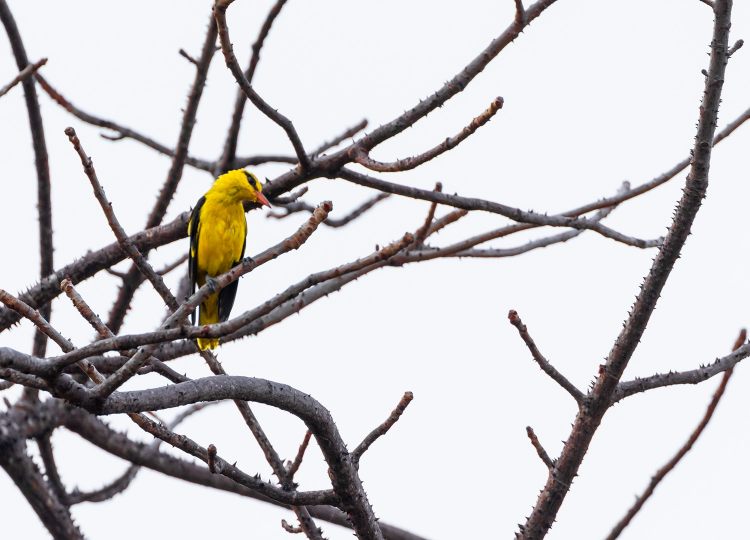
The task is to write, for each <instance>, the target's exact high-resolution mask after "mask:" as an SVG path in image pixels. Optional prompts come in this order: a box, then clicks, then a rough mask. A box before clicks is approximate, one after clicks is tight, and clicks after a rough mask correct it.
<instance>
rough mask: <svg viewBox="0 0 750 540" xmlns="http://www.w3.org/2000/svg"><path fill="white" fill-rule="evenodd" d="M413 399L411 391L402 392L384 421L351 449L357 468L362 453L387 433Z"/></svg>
mask: <svg viewBox="0 0 750 540" xmlns="http://www.w3.org/2000/svg"><path fill="white" fill-rule="evenodd" d="M413 399H414V394H412V393H411V392H404V396H403V397H402V398H401V401H399V402H398V405H396V408H395V409H393V411H392V412H391V414H390V416H388V418H386V420H385V422H383V423H382V424H380V425H379V426H378V427H376V428H375V429H373V430H372V431H371V432H370V433H368V434H367V437H365V438H364V439H363V440H362V442H361V443H359V444H358V445H357V448H355V449H354V451H352V462H353V463H354V466H355V467H357V468H359V460H360V458H361V457H362V454H364V453H365V452H367V449H368V448H370V446H372V443H374V442H375V441H377V440H378V439H379V438H380V437H382V436H383V435H385V434H386V433H388V430H390V429H391V428H392V427H393V424H395V423H396V422H398V419H399V418H401V415H402V414H404V411H405V410H406V407H408V406H409V403H411V401H412V400H413Z"/></svg>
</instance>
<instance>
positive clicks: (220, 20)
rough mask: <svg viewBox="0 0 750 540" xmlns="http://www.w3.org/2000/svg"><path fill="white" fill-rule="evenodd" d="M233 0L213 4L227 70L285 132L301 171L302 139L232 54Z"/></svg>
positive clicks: (304, 163)
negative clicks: (229, 12)
mask: <svg viewBox="0 0 750 540" xmlns="http://www.w3.org/2000/svg"><path fill="white" fill-rule="evenodd" d="M233 1H234V0H216V2H215V4H214V17H215V18H216V25H217V26H218V32H219V40H220V41H221V51H222V52H223V53H224V59H225V61H226V64H227V67H228V68H229V71H231V72H232V75H234V79H235V80H236V81H237V84H239V85H240V88H242V91H243V92H245V95H246V96H247V98H248V99H249V100H250V101H251V102H252V103H253V105H255V106H256V107H257V108H258V110H259V111H260V112H262V113H263V114H264V115H266V116H267V117H268V118H269V119H270V120H271V121H272V122H274V123H276V124H278V125H279V126H280V127H281V128H282V129H283V130H284V131H285V132H286V135H287V137H288V138H289V141H290V142H291V143H292V146H293V147H294V152H295V153H296V154H297V159H298V160H299V164H300V167H301V169H302V170H303V171H305V170H307V169H309V168H310V158H309V157H308V155H307V152H305V148H304V146H302V141H301V140H300V138H299V135H298V134H297V130H296V129H295V128H294V124H292V122H291V120H289V119H288V118H287V117H286V116H284V115H283V114H281V113H280V112H279V111H277V110H276V109H274V108H273V107H271V105H269V104H268V103H266V101H265V100H264V99H263V98H262V97H260V95H259V94H258V93H257V92H256V91H255V89H254V88H253V87H252V85H251V84H250V81H248V79H247V78H246V77H245V74H244V73H242V68H240V65H239V63H238V62H237V58H236V57H235V56H234V52H233V51H232V43H231V42H230V40H229V28H227V18H226V13H227V8H228V7H229V5H230V4H231V3H232V2H233Z"/></svg>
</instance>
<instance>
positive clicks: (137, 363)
mask: <svg viewBox="0 0 750 540" xmlns="http://www.w3.org/2000/svg"><path fill="white" fill-rule="evenodd" d="M331 209H332V205H331V203H330V202H328V201H326V202H324V203H322V204H321V205H320V206H319V208H318V210H317V211H316V212H314V213H313V215H312V216H311V217H310V219H309V220H307V222H306V223H305V224H304V225H303V226H302V227H300V228H299V229H298V230H297V232H295V233H294V234H293V235H292V236H290V237H288V238H287V239H286V240H284V241H283V242H281V243H279V244H277V245H275V246H273V247H272V248H269V249H267V250H265V251H264V252H263V253H261V254H260V255H258V256H257V257H255V258H254V259H245V260H243V261H242V263H240V264H238V265H237V266H235V267H234V268H233V269H232V270H230V271H228V272H226V273H225V274H222V275H221V276H218V277H217V278H215V279H214V280H213V281H212V282H209V283H206V284H205V285H204V286H203V287H201V288H200V289H198V291H196V292H195V293H194V294H193V295H192V296H191V297H190V298H189V299H188V300H187V301H185V302H183V303H182V304H181V305H180V306H179V307H178V308H177V309H176V310H175V311H174V312H173V313H172V314H171V315H170V316H169V317H167V319H166V320H165V321H164V323H163V324H162V326H161V328H162V329H168V328H170V327H172V326H175V325H177V324H179V323H180V322H181V321H182V320H183V319H184V318H185V317H187V316H188V315H189V314H190V313H191V312H192V311H193V310H195V308H196V307H197V306H198V305H199V304H200V303H201V302H202V301H203V300H204V299H205V298H206V297H207V296H208V295H209V294H211V293H212V292H213V290H214V289H215V288H217V287H218V288H219V289H221V288H222V287H226V286H227V285H229V284H230V283H232V282H233V281H236V280H237V279H239V278H240V277H241V276H243V275H244V274H246V273H248V272H250V271H251V270H253V269H255V268H257V267H258V266H260V265H261V264H264V263H266V262H269V261H271V260H273V259H275V258H276V257H279V256H281V255H283V254H284V253H287V252H289V251H292V250H295V249H299V248H300V247H301V246H302V244H304V243H305V242H306V241H307V239H308V238H310V236H311V235H312V233H313V232H315V230H316V229H317V227H318V225H319V224H320V222H321V221H323V220H324V219H325V218H326V216H327V215H328V212H330V211H331ZM204 328H206V327H204ZM201 337H203V336H201ZM100 343H101V342H100ZM94 345H95V344H94ZM153 349H154V346H153V345H147V346H145V347H142V348H141V349H139V351H138V352H137V353H136V354H135V355H133V357H132V358H131V359H130V360H128V361H127V362H126V363H125V364H124V365H123V366H122V367H121V368H120V369H118V370H117V371H116V372H115V373H113V374H112V375H111V376H110V377H108V378H107V380H106V381H105V382H104V383H103V384H101V385H99V386H98V387H97V388H96V389H95V393H96V394H97V395H98V396H99V397H100V398H103V397H105V396H107V395H109V394H110V393H112V392H114V391H115V390H116V389H117V388H119V387H120V386H121V385H122V384H124V383H125V381H127V380H128V379H130V378H131V377H132V376H133V375H135V373H136V372H137V371H138V369H140V368H141V367H142V366H143V364H144V363H145V361H146V360H147V359H148V357H149V356H150V355H151V353H152V351H153ZM79 354H80V350H79ZM82 358H85V356H82ZM67 361H68V362H69V359H68V360H67ZM56 365H57V366H59V367H60V368H62V367H64V366H65V365H66V364H65V362H63V361H59V360H58V362H57V363H56Z"/></svg>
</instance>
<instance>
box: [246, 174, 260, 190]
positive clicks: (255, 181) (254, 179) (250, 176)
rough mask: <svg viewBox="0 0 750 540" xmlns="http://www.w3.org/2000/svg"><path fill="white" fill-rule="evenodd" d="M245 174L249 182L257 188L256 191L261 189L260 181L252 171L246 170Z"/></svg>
mask: <svg viewBox="0 0 750 540" xmlns="http://www.w3.org/2000/svg"><path fill="white" fill-rule="evenodd" d="M245 174H246V175H247V182H248V184H250V185H251V186H253V187H254V188H255V191H261V187H260V182H259V181H258V178H257V177H256V176H255V175H254V174H253V173H250V172H247V171H245Z"/></svg>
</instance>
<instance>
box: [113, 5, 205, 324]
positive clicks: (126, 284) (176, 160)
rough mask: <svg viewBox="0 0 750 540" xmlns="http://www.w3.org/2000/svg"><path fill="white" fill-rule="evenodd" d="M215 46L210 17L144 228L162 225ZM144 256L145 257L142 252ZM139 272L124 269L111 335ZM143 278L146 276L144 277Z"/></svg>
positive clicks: (135, 267) (182, 165)
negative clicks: (161, 181)
mask: <svg viewBox="0 0 750 540" xmlns="http://www.w3.org/2000/svg"><path fill="white" fill-rule="evenodd" d="M215 47H216V26H215V25H214V24H213V17H210V18H209V22H208V29H207V31H206V38H205V40H204V42H203V48H202V49H201V56H200V58H199V60H198V65H197V68H196V70H195V79H194V80H193V84H192V86H191V88H190V94H189V95H188V102H187V106H186V107H185V110H184V112H183V115H182V124H181V126H180V134H179V136H178V138H177V146H176V147H175V150H174V156H173V157H172V164H171V166H170V168H169V172H168V173H167V179H166V180H165V181H164V185H162V188H161V191H160V192H159V196H158V197H157V199H156V203H155V204H154V207H153V208H152V209H151V213H150V214H149V216H148V219H147V220H146V228H147V229H149V228H151V227H155V226H157V225H159V224H160V223H161V222H162V220H163V219H164V215H165V214H166V212H167V208H168V207H169V203H170V202H171V200H172V197H174V194H175V192H176V191H177V186H178V185H179V183H180V180H181V179H182V171H183V169H184V168H185V161H186V159H187V156H188V145H189V144H190V139H191V137H192V135H193V128H194V127H195V119H196V115H197V114H198V104H199V103H200V100H201V97H202V96H203V88H204V87H205V85H206V77H207V75H208V68H209V66H210V65H211V60H212V59H213V56H214V53H215ZM144 256H146V254H145V253H144ZM141 271H142V269H141V268H139V267H138V265H137V264H134V265H132V266H131V267H130V269H129V270H128V273H127V275H126V277H125V279H123V280H122V283H121V285H120V292H119V293H118V295H117V298H116V299H115V302H114V304H113V306H112V309H111V310H110V312H109V320H108V321H107V326H108V327H109V328H110V329H111V330H112V331H113V332H115V333H117V332H119V331H120V327H121V326H122V323H123V322H124V320H125V314H126V313H127V311H128V309H130V304H131V302H132V301H133V295H135V291H136V290H137V288H138V285H140V283H141V280H140V278H139V274H140V273H141ZM146 275H147V277H148V274H146ZM156 290H157V292H159V294H162V293H163V292H164V291H162V290H160V289H159V288H158V287H157V289H156ZM162 298H164V296H162ZM167 305H168V306H169V302H167ZM170 307H171V306H170Z"/></svg>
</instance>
